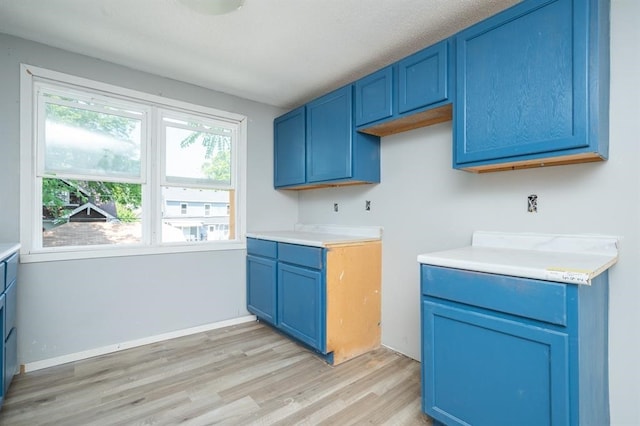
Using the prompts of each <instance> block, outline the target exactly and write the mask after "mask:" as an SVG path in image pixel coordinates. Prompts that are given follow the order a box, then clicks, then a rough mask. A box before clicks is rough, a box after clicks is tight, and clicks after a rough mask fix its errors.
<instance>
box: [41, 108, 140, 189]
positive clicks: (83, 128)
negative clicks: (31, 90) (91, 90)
mask: <svg viewBox="0 0 640 426" xmlns="http://www.w3.org/2000/svg"><path fill="white" fill-rule="evenodd" d="M128 114H130V113H128ZM44 130H45V137H44V150H45V152H44V171H45V172H46V173H49V174H61V173H66V174H73V175H88V176H109V177H121V178H140V177H141V172H140V157H141V148H140V141H141V137H142V119H141V118H131V117H125V116H121V115H117V114H110V113H106V112H96V111H92V110H89V109H83V108H81V107H72V106H67V105H60V104H57V103H54V102H47V101H45V129H44Z"/></svg>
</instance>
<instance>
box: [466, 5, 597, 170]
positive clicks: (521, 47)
mask: <svg viewBox="0 0 640 426" xmlns="http://www.w3.org/2000/svg"><path fill="white" fill-rule="evenodd" d="M598 3H601V4H603V5H604V4H605V3H606V2H598V1H594V0H529V1H525V2H522V3H519V4H517V5H516V6H514V7H512V8H510V9H507V10H506V11H504V12H502V13H500V14H498V15H495V16H493V17H491V18H489V19H487V20H485V21H482V22H481V23H478V24H476V25H474V26H472V27H470V28H468V29H466V30H463V31H461V32H460V33H459V34H458V35H457V36H456V37H455V39H456V55H457V68H456V69H457V74H456V80H457V82H456V87H457V90H456V96H455V108H454V166H455V167H458V168H465V167H469V166H471V165H473V164H474V163H475V164H477V165H483V164H492V163H493V164H495V163H503V162H510V161H511V162H513V161H518V160H520V161H526V160H536V159H538V158H549V157H557V156H567V155H579V154H582V155H585V153H590V154H591V155H592V156H593V158H595V157H598V158H606V155H607V146H608V144H607V138H608V127H607V126H606V125H605V124H604V123H603V126H604V127H602V128H600V127H599V122H600V121H606V119H603V120H600V118H602V117H606V116H608V112H607V111H608V84H609V83H608V82H609V76H608V54H607V55H606V58H607V59H601V57H604V56H605V51H606V49H607V47H606V46H608V44H609V41H608V30H607V27H606V26H600V24H598V22H599V21H602V22H604V21H607V22H608V5H607V7H606V8H605V7H602V8H600V6H598ZM590 19H591V22H590ZM606 25H608V24H606ZM594 29H595V31H594ZM590 32H591V33H590Z"/></svg>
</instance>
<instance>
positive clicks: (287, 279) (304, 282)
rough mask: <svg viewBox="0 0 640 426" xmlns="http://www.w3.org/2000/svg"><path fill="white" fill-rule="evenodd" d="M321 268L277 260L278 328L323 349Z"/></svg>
mask: <svg viewBox="0 0 640 426" xmlns="http://www.w3.org/2000/svg"><path fill="white" fill-rule="evenodd" d="M324 294H325V289H324V281H323V274H322V271H320V270H315V269H308V268H303V267H300V266H295V265H290V264H287V263H278V322H279V327H280V328H281V329H282V330H284V331H285V332H287V333H289V334H290V335H291V336H293V337H295V338H297V339H299V340H300V341H302V342H304V343H306V344H307V345H309V346H311V347H313V348H315V349H316V350H318V351H320V352H325V351H326V325H325V318H326V313H325V310H326V306H325V298H324Z"/></svg>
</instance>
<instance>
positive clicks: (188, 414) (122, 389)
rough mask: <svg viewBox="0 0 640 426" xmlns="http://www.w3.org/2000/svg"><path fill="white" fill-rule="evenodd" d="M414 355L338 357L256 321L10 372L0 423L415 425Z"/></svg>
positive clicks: (381, 352) (419, 417)
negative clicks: (332, 362) (336, 360)
mask: <svg viewBox="0 0 640 426" xmlns="http://www.w3.org/2000/svg"><path fill="white" fill-rule="evenodd" d="M430 423H431V422H430V420H429V419H428V417H426V416H424V415H423V414H422V413H421V411H420V364H419V363H418V362H416V361H415V360H412V359H410V358H408V357H405V356H403V355H400V354H398V353H396V352H393V351H391V350H389V349H386V348H380V349H378V350H375V351H373V352H370V353H368V354H365V355H361V356H359V357H357V358H355V359H352V360H350V361H347V362H345V363H343V364H340V365H338V366H335V367H332V366H329V365H327V364H326V363H325V362H324V361H322V360H321V359H320V358H318V357H317V356H315V355H314V354H312V353H311V352H309V351H308V350H307V349H304V348H302V347H301V346H299V345H297V344H295V343H293V342H292V341H291V340H289V339H288V338H286V337H284V336H282V335H280V334H279V333H277V332H275V331H274V330H273V329H271V328H269V327H267V326H265V325H264V324H261V323H258V322H251V323H245V324H241V325H237V326H233V327H227V328H223V329H218V330H213V331H209V332H205V333H199V334H195V335H192V336H187V337H182V338H178V339H173V340H169V341H164V342H159V343H155V344H151V345H147V346H141V347H138V348H134V349H129V350H126V351H121V352H117V353H114V354H109V355H104V356H100V357H96V358H92V359H88V360H83V361H78V362H74V363H69V364H65V365H62V366H58V367H52V368H48V369H44V370H40V371H34V372H31V373H27V374H23V375H18V376H16V377H15V378H14V381H13V383H12V385H11V388H10V389H9V392H8V394H7V397H6V399H5V403H4V406H3V408H2V411H1V412H0V425H7V426H8V425H29V426H32V425H116V424H117V425H153V424H158V425H175V424H186V425H212V424H223V425H298V424H300V425H362V424H385V425H420V424H430Z"/></svg>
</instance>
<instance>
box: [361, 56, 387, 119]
mask: <svg viewBox="0 0 640 426" xmlns="http://www.w3.org/2000/svg"><path fill="white" fill-rule="evenodd" d="M354 89H355V114H356V126H361V125H363V124H368V123H371V122H373V121H377V120H382V119H383V118H388V117H391V115H392V114H393V66H388V67H386V68H383V69H381V70H379V71H376V72H374V73H373V74H370V75H368V76H366V77H364V78H361V79H360V80H358V81H356V82H355V84H354Z"/></svg>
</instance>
